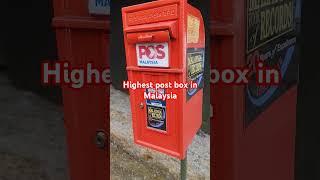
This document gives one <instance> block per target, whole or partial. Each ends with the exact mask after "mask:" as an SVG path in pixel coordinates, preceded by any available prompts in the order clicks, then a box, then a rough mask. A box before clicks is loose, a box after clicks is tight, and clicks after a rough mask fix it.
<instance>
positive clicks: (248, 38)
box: [210, 0, 300, 180]
mask: <svg viewBox="0 0 320 180" xmlns="http://www.w3.org/2000/svg"><path fill="white" fill-rule="evenodd" d="M298 2H300V1H299V0H284V1H268V2H267V1H265V2H263V1H254V0H240V1H239V0H213V1H212V3H211V27H210V28H211V52H212V53H211V66H212V69H218V70H220V71H222V70H224V69H230V68H244V67H250V63H252V62H253V61H252V57H253V55H255V56H256V58H258V59H264V61H265V62H267V63H268V64H269V66H270V67H277V68H278V69H279V70H280V73H281V76H282V77H281V79H282V80H281V82H280V83H279V84H277V85H271V86H267V85H266V86H263V85H262V86H259V85H256V84H255V83H250V82H249V83H248V84H245V85H234V84H232V85H227V84H223V83H221V84H219V83H217V84H211V98H212V99H211V104H212V106H213V117H212V133H211V134H212V136H211V143H212V146H211V147H212V149H211V152H212V154H211V158H212V159H211V160H212V163H211V169H212V171H211V177H212V178H213V179H215V180H257V179H259V180H271V179H272V180H293V179H294V154H295V120H296V104H297V101H296V98H297V77H298V63H297V61H298V58H299V57H298V54H297V52H298V51H299V49H298V44H297V42H298V41H297V38H296V24H295V19H296V18H298V17H299V13H298V12H299V11H298V9H299V8H300V6H299V3H298ZM271 53H272V56H268V55H270V54H271ZM251 65H252V64H251Z"/></svg>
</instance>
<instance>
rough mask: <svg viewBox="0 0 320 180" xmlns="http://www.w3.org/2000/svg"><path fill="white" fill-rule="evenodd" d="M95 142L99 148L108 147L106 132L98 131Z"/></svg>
mask: <svg viewBox="0 0 320 180" xmlns="http://www.w3.org/2000/svg"><path fill="white" fill-rule="evenodd" d="M94 142H95V144H96V146H97V148H99V149H104V148H105V147H106V134H105V133H104V132H103V131H97V134H96V137H95V140H94Z"/></svg>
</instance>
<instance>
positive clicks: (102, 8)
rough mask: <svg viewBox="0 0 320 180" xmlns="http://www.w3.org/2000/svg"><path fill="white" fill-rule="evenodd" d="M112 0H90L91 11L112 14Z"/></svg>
mask: <svg viewBox="0 0 320 180" xmlns="http://www.w3.org/2000/svg"><path fill="white" fill-rule="evenodd" d="M110 2H111V0H89V4H88V8H89V13H90V14H97V15H110Z"/></svg>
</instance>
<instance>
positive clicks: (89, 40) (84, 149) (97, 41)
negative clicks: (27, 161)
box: [53, 0, 110, 180]
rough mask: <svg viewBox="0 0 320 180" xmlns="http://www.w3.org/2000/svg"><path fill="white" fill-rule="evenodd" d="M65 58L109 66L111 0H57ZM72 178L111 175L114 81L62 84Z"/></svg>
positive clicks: (56, 20) (58, 31) (71, 63)
mask: <svg viewBox="0 0 320 180" xmlns="http://www.w3.org/2000/svg"><path fill="white" fill-rule="evenodd" d="M53 2H54V10H55V17H54V19H53V26H54V27H55V29H56V36H57V45H58V52H59V59H60V60H63V61H67V62H69V67H70V68H71V67H73V68H79V67H81V68H85V67H87V64H88V63H92V66H94V67H95V68H96V69H105V68H108V67H109V24H110V23H109V18H108V16H106V15H105V14H106V13H107V12H108V9H107V8H108V2H109V1H108V0H97V1H94V0H88V1H87V0H83V1H78V0H55V1H53ZM62 92H63V105H64V121H65V128H66V134H67V147H68V160H69V172H70V179H71V180H88V179H94V180H104V179H107V178H108V177H109V174H110V173H109V139H108V137H109V120H108V119H109V95H110V94H109V85H105V84H103V85H96V84H95V85H88V86H87V85H85V86H84V87H83V88H81V89H73V88H71V87H69V86H68V85H62Z"/></svg>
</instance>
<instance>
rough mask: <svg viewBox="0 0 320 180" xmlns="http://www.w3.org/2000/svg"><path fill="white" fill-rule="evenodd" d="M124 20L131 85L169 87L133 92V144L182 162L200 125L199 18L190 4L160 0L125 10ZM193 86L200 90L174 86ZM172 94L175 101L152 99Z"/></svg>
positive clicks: (181, 0) (202, 45) (201, 28)
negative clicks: (156, 96) (132, 83)
mask: <svg viewBox="0 0 320 180" xmlns="http://www.w3.org/2000/svg"><path fill="white" fill-rule="evenodd" d="M122 15H123V29H124V36H125V37H124V41H125V48H126V58H127V71H128V79H129V81H131V82H137V81H139V82H140V83H152V84H154V85H155V84H156V83H164V85H167V87H160V88H156V87H155V86H153V87H152V85H150V84H149V85H150V86H148V87H146V88H140V89H136V90H133V89H130V91H129V92H130V101H131V109H132V120H133V130H134V141H135V143H137V144H140V145H142V146H145V147H149V148H152V149H155V150H158V151H161V152H163V153H166V154H168V155H171V156H174V157H177V158H180V159H184V157H185V155H186V149H187V147H188V145H189V144H190V143H191V141H192V138H193V137H194V135H195V134H196V132H197V131H198V129H199V128H200V126H201V122H202V96H203V92H202V86H203V68H204V55H205V53H204V48H205V33H204V24H203V19H202V16H201V13H200V12H199V11H198V10H197V9H195V8H194V7H192V6H190V5H189V4H188V3H187V1H186V0H160V1H154V2H149V3H145V4H140V5H135V6H130V7H125V8H123V9H122ZM191 81H192V82H194V83H196V84H197V88H192V87H189V88H174V85H173V84H174V82H177V83H190V82H191ZM170 82H171V83H172V86H170V85H169V84H168V83H170ZM168 93H170V94H171V93H172V94H175V95H177V97H176V99H175V98H174V97H173V98H172V99H166V100H159V99H158V100H155V99H153V98H150V97H152V94H153V95H154V94H158V95H159V94H161V95H168ZM148 94H149V95H150V94H151V96H150V97H146V95H148ZM172 94H171V95H172Z"/></svg>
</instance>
